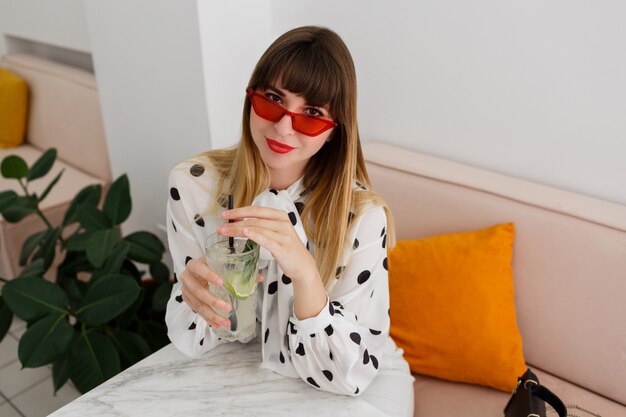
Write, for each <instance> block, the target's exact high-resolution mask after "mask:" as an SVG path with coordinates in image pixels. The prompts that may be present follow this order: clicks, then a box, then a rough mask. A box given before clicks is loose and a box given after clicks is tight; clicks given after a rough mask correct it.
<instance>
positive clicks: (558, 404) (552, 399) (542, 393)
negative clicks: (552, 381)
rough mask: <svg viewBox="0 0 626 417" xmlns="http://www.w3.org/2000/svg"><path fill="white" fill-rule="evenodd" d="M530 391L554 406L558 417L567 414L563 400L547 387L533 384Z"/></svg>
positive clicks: (564, 416) (563, 416)
mask: <svg viewBox="0 0 626 417" xmlns="http://www.w3.org/2000/svg"><path fill="white" fill-rule="evenodd" d="M530 391H531V393H532V394H533V395H535V396H537V397H538V398H540V399H542V400H544V401H545V402H547V403H548V404H550V405H551V406H552V408H554V411H556V412H557V413H558V415H559V417H566V416H567V408H566V407H565V404H563V401H561V399H560V398H559V397H557V396H556V394H554V393H553V392H552V391H550V390H549V389H548V388H546V387H544V386H543V385H533V387H532V388H531V389H530Z"/></svg>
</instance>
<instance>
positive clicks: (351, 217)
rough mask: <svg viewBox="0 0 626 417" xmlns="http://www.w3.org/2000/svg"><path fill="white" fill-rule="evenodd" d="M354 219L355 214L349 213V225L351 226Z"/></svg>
mask: <svg viewBox="0 0 626 417" xmlns="http://www.w3.org/2000/svg"><path fill="white" fill-rule="evenodd" d="M352 219H354V213H353V212H349V213H348V224H350V222H351V221H352Z"/></svg>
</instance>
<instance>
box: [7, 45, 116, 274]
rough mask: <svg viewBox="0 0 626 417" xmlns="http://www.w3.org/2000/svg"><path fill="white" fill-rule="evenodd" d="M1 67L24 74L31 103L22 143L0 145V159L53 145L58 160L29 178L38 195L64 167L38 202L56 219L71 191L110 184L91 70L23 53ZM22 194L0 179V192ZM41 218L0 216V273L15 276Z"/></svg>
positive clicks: (29, 156)
mask: <svg viewBox="0 0 626 417" xmlns="http://www.w3.org/2000/svg"><path fill="white" fill-rule="evenodd" d="M0 66H2V67H3V68H5V69H7V70H8V71H11V72H13V73H14V74H17V75H18V76H20V77H21V78H23V79H25V80H26V82H27V83H28V86H29V94H30V107H29V115H28V125H27V131H26V142H25V143H24V144H23V145H21V146H19V147H16V148H8V149H0V160H1V159H3V158H4V157H6V156H8V155H12V154H13V155H19V156H21V157H22V158H23V159H24V160H26V162H27V163H28V164H29V165H31V164H32V163H33V162H34V161H35V160H36V159H37V158H38V157H39V156H40V155H41V154H42V153H43V152H44V151H45V150H46V149H48V148H51V147H54V148H56V149H57V151H58V154H57V162H56V163H55V164H54V166H53V168H52V170H51V171H50V172H49V173H48V174H47V175H46V176H45V177H43V178H41V179H38V180H36V181H34V182H33V183H32V188H31V190H30V191H35V192H37V193H38V194H41V192H42V191H43V190H44V189H45V187H46V186H47V185H48V184H49V183H50V181H51V180H52V179H53V178H54V177H55V176H56V175H57V174H58V173H59V171H60V170H61V169H65V171H64V173H63V175H62V177H61V179H60V181H59V182H58V183H57V184H56V186H55V187H54V188H53V190H52V192H51V193H50V194H49V195H48V197H47V198H46V199H45V200H44V201H43V202H42V204H41V208H42V209H43V211H44V213H45V214H46V216H47V218H48V219H49V220H50V221H51V222H52V224H54V225H57V224H59V223H60V222H61V220H62V218H63V214H64V213H65V210H66V209H67V207H68V205H69V204H70V202H71V201H72V199H73V198H74V196H75V195H76V194H77V193H78V191H80V190H81V189H82V188H83V187H85V186H87V185H90V184H102V185H103V186H104V187H106V186H107V185H108V184H110V183H111V168H110V164H109V156H108V151H107V144H106V139H105V135H104V127H103V122H102V114H101V110H100V101H99V96H98V89H97V86H96V80H95V77H94V75H93V74H91V73H89V72H87V71H84V70H81V69H78V68H74V67H69V66H66V65H61V64H58V63H56V62H52V61H49V60H46V59H42V58H38V57H35V56H31V55H25V54H12V55H6V56H4V57H3V58H2V59H1V60H0ZM7 189H12V190H15V191H16V192H18V194H21V190H20V188H19V185H18V183H17V182H16V181H15V180H7V179H4V178H0V191H4V190H7ZM44 227H45V225H44V223H43V222H42V221H41V220H40V219H39V218H38V217H36V216H34V215H31V216H30V217H27V218H26V219H24V220H22V222H20V223H15V224H11V223H8V222H6V221H5V220H4V219H3V218H1V217H0V275H1V276H4V277H6V278H13V277H15V276H16V275H17V274H18V273H19V271H20V269H21V268H20V266H19V264H18V260H19V255H20V252H21V249H22V245H23V243H24V240H25V239H26V238H27V237H28V236H29V235H31V234H32V233H34V232H36V231H38V230H42V229H43V228H44Z"/></svg>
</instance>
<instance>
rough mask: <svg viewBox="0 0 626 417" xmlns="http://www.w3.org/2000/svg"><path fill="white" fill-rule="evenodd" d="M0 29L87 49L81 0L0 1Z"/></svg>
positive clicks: (51, 42) (24, 36)
mask: <svg viewBox="0 0 626 417" xmlns="http://www.w3.org/2000/svg"><path fill="white" fill-rule="evenodd" d="M0 32H1V33H2V34H3V35H12V36H16V37H19V38H24V39H28V40H33V41H39V42H43V43H46V44H49V45H53V46H59V47H63V48H68V49H74V50H77V51H81V52H89V51H90V45H89V36H88V30H87V22H86V20H85V9H84V6H83V0H53V1H51V0H0Z"/></svg>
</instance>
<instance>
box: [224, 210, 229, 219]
mask: <svg viewBox="0 0 626 417" xmlns="http://www.w3.org/2000/svg"><path fill="white" fill-rule="evenodd" d="M229 214H230V212H229V211H228V210H224V211H223V212H222V217H224V218H226V217H228V215H229Z"/></svg>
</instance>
